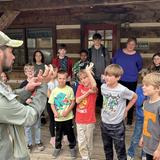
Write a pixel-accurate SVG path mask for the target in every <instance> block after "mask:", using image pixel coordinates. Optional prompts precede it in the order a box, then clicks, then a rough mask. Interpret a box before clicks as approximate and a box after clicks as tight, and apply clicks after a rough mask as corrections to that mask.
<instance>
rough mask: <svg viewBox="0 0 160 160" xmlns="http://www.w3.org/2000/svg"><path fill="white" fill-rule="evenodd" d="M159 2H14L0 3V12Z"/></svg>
mask: <svg viewBox="0 0 160 160" xmlns="http://www.w3.org/2000/svg"><path fill="white" fill-rule="evenodd" d="M153 2H159V0H108V1H107V2H106V0H98V1H97V0H81V1H80V0H70V1H68V0H58V1H53V0H34V1H33V0H23V1H22V0H21V1H20V0H14V1H11V2H10V3H6V4H5V3H3V4H1V3H0V10H1V11H4V10H8V9H10V10H18V11H35V10H54V9H71V8H81V7H82V8H87V7H90V8H92V7H96V6H119V5H124V6H125V5H136V4H137V5H138V4H146V3H153Z"/></svg>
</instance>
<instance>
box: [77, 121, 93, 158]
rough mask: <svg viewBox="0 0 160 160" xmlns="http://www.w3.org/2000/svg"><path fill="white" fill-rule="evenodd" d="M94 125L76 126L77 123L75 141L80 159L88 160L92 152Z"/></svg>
mask: <svg viewBox="0 0 160 160" xmlns="http://www.w3.org/2000/svg"><path fill="white" fill-rule="evenodd" d="M94 128H95V124H94V123H91V124H78V123H77V139H78V147H79V152H80V155H81V157H82V159H90V158H91V155H92V150H93V130H94Z"/></svg>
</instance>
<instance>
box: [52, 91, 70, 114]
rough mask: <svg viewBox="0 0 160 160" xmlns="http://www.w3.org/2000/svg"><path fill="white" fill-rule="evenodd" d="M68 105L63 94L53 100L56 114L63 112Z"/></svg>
mask: <svg viewBox="0 0 160 160" xmlns="http://www.w3.org/2000/svg"><path fill="white" fill-rule="evenodd" d="M69 104H70V102H69V100H68V99H67V97H66V94H64V93H59V94H58V95H57V96H56V97H55V99H54V105H55V107H56V110H57V111H58V112H60V111H64V110H65V108H66V107H68V106H69Z"/></svg>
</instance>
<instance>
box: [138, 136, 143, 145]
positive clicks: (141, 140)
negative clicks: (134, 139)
mask: <svg viewBox="0 0 160 160" xmlns="http://www.w3.org/2000/svg"><path fill="white" fill-rule="evenodd" d="M139 146H140V147H143V137H141V139H140V140H139Z"/></svg>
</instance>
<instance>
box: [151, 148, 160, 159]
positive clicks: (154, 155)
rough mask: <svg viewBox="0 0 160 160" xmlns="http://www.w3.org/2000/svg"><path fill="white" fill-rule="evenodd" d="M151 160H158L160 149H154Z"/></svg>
mask: <svg viewBox="0 0 160 160" xmlns="http://www.w3.org/2000/svg"><path fill="white" fill-rule="evenodd" d="M153 160H160V150H159V149H156V150H155V152H154V153H153Z"/></svg>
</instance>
